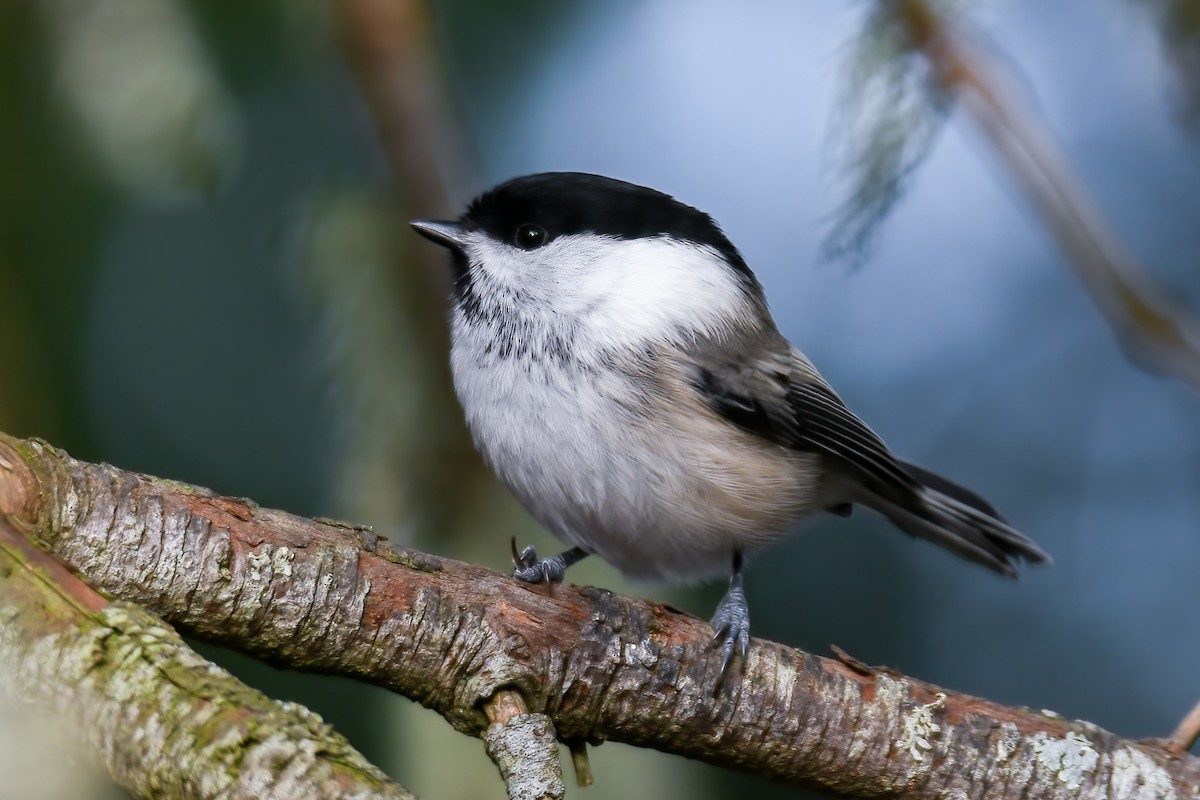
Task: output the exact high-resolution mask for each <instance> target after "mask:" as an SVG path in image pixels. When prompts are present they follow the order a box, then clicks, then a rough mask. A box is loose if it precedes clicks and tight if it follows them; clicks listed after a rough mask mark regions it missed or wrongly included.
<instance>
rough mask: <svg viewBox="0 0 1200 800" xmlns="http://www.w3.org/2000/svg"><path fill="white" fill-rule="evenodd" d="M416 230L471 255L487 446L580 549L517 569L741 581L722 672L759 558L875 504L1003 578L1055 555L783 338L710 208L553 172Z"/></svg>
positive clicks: (910, 529)
mask: <svg viewBox="0 0 1200 800" xmlns="http://www.w3.org/2000/svg"><path fill="white" fill-rule="evenodd" d="M411 224H412V226H413V228H415V229H416V231H417V232H418V233H420V234H421V235H422V236H424V237H426V238H427V239H430V240H431V241H433V242H436V243H437V244H439V245H442V246H444V247H446V248H448V249H449V250H450V252H451V254H452V256H453V267H454V297H453V309H452V312H451V328H452V345H451V356H450V358H451V366H452V370H453V375H454V387H455V390H456V392H457V394H458V399H459V402H460V403H461V404H462V407H463V411H464V412H465V414H466V421H467V426H468V427H469V428H470V431H471V435H472V438H473V439H474V442H475V445H476V447H477V448H478V449H479V452H480V453H481V454H482V455H483V458H484V460H485V461H486V462H487V463H488V465H489V466H490V467H491V468H492V469H493V470H494V471H495V473H496V475H497V476H499V478H500V479H501V480H502V481H503V482H504V483H505V484H507V485H508V487H509V488H510V489H511V490H512V492H513V493H514V494H515V495H516V496H517V498H518V499H519V500H520V501H521V503H522V504H523V505H524V506H525V508H526V509H528V511H529V513H530V514H532V515H533V517H534V518H535V519H537V520H538V521H539V522H540V523H541V524H542V525H544V526H545V527H546V528H548V529H549V530H550V532H551V533H553V534H554V535H555V536H556V537H558V538H559V539H561V540H562V541H564V542H566V543H568V544H570V545H572V546H571V548H570V549H569V550H567V551H566V552H564V553H561V554H559V555H556V556H553V557H550V558H539V557H538V555H537V553H536V551H535V550H534V548H532V547H527V548H525V549H524V550H523V551H522V552H520V553H517V552H516V548H515V544H514V548H513V549H514V553H513V555H514V564H515V570H514V572H513V575H514V576H515V577H516V578H518V579H520V580H522V581H527V582H530V583H539V582H542V581H547V582H559V581H561V580H562V579H563V574H564V572H565V570H566V569H567V567H569V566H571V565H572V564H574V563H576V562H578V561H579V560H580V559H582V558H584V557H585V556H588V555H592V554H595V555H598V556H600V557H601V558H603V559H604V560H606V561H608V562H609V563H611V564H613V565H614V566H616V567H617V568H618V569H620V570H621V571H622V572H623V573H625V574H626V575H628V576H630V577H633V578H645V579H658V580H668V581H690V580H695V579H699V578H703V577H706V576H710V575H714V574H720V573H726V574H730V575H731V578H730V583H729V590H728V591H727V592H726V594H725V595H724V597H723V598H722V600H721V601H720V603H719V604H718V606H717V609H716V612H715V614H714V616H713V618H712V626H713V628H714V631H715V635H714V637H713V643H714V646H717V647H720V648H721V651H722V674H724V672H725V670H727V669H728V667H729V665H730V663H731V660H732V659H733V657H734V656H735V655H737V656H739V657H740V658H742V659H744V658H745V656H746V655H747V653H748V650H749V645H750V612H749V608H748V606H747V603H746V596H745V593H744V588H743V587H744V579H743V567H744V561H743V556H744V554H745V553H746V552H748V551H751V550H754V549H756V548H759V547H761V546H763V545H766V544H768V543H770V542H773V541H775V540H777V539H779V538H781V537H783V536H784V535H786V534H788V533H789V532H792V531H794V530H795V529H796V527H797V524H798V523H800V522H801V521H803V520H805V519H807V518H809V517H811V516H812V515H814V514H816V513H817V512H820V511H827V512H830V513H832V514H836V515H839V516H849V515H850V513H851V511H852V509H853V507H854V506H855V505H863V506H866V507H867V508H870V509H873V510H875V511H877V512H879V513H881V514H883V515H884V516H885V517H887V518H888V519H890V520H891V521H892V522H893V523H894V524H895V525H896V526H897V527H899V528H900V529H901V530H903V531H905V532H906V533H908V534H911V535H912V536H915V537H918V538H921V539H927V540H929V541H931V542H934V543H936V544H939V545H941V546H942V547H945V548H946V549H948V550H950V551H951V552H954V553H956V554H958V555H959V556H962V557H963V558H966V559H968V560H970V561H974V562H976V563H979V564H982V565H984V566H986V567H989V568H991V569H993V570H995V571H997V572H999V573H1002V574H1004V575H1009V576H1015V575H1016V568H1017V565H1018V563H1019V562H1021V561H1026V562H1030V563H1039V562H1047V561H1049V558H1048V557H1047V555H1046V554H1045V553H1043V552H1042V550H1041V549H1039V548H1038V546H1037V545H1036V544H1034V543H1033V542H1032V541H1030V540H1029V539H1027V538H1026V537H1024V536H1022V535H1021V534H1020V533H1018V532H1017V531H1015V530H1013V529H1012V528H1010V527H1009V526H1008V525H1007V524H1006V523H1005V522H1004V520H1003V519H1002V518H1001V517H1000V515H999V514H998V513H997V512H996V510H995V509H994V508H993V507H992V506H991V505H990V504H989V503H988V502H987V501H985V500H984V499H983V498H981V497H980V496H979V495H977V494H975V493H974V492H972V491H970V490H968V489H964V488H963V487H961V486H959V485H957V484H955V483H952V482H951V481H949V480H947V479H945V478H942V477H939V476H938V475H935V474H934V473H932V472H928V471H926V470H924V469H922V468H920V467H918V466H915V465H913V464H909V463H906V462H904V461H901V460H899V459H897V458H896V457H895V456H893V455H892V454H891V452H889V450H888V448H887V446H886V445H885V444H884V443H883V441H882V440H881V439H880V438H879V437H878V436H877V435H876V434H875V433H874V432H873V431H872V430H871V429H870V428H868V427H867V426H866V425H865V424H864V423H863V422H862V421H861V420H859V418H858V417H856V416H855V415H854V414H853V413H852V412H851V411H850V410H849V409H847V408H846V406H845V405H844V404H843V403H842V401H841V399H840V398H839V397H838V395H837V393H835V392H834V390H833V389H832V388H831V387H830V386H829V384H828V383H826V382H825V380H824V379H823V378H822V377H821V375H820V374H819V373H818V372H817V370H816V368H815V367H813V365H812V363H811V362H810V361H809V360H808V359H807V358H806V357H805V356H804V354H803V353H801V352H800V351H799V350H797V349H796V348H795V347H794V346H793V345H792V344H791V343H790V342H788V341H787V339H785V338H784V337H783V336H782V335H781V334H780V333H779V330H778V328H777V327H776V325H775V322H774V320H773V319H772V318H771V314H770V312H769V311H768V310H767V303H766V299H765V297H764V295H763V289H762V286H761V285H760V284H759V282H758V279H757V278H756V277H755V275H754V273H753V272H752V271H751V270H750V267H749V266H748V265H747V264H746V261H745V260H744V259H743V258H742V256H741V254H740V253H739V252H738V250H737V248H736V247H734V246H733V244H732V243H731V242H730V241H729V239H728V238H726V236H725V234H724V233H722V231H721V229H720V228H719V227H718V226H717V224H716V223H715V222H714V221H713V220H712V218H711V217H709V216H708V215H707V214H704V213H703V212H701V211H698V210H697V209H695V208H692V207H690V206H687V205H684V204H683V203H681V202H679V201H677V200H675V199H674V198H672V197H670V196H669V195H666V194H663V193H662V192H658V191H655V190H653V189H649V188H645V187H642V186H637V185H635V184H631V183H626V182H624V181H619V180H615V179H612V178H606V177H603V176H600V175H591V174H586V173H576V172H548V173H542V174H537V175H528V176H525V177H521V178H515V179H513V180H510V181H508V182H506V183H503V184H500V185H499V186H497V187H495V188H494V189H492V190H491V191H488V192H486V193H484V194H483V195H481V196H480V197H478V198H477V199H476V200H474V201H473V202H472V203H471V204H470V206H469V207H468V208H467V211H466V213H465V214H463V215H462V217H460V218H459V219H458V220H457V221H435V220H415V221H413V222H412V223H411ZM727 571H728V572H727Z"/></svg>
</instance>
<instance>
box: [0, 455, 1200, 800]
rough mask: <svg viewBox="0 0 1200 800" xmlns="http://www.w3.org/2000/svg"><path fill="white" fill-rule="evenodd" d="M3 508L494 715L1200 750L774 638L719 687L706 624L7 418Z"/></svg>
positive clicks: (578, 723)
mask: <svg viewBox="0 0 1200 800" xmlns="http://www.w3.org/2000/svg"><path fill="white" fill-rule="evenodd" d="M0 514H7V515H9V516H10V517H11V518H12V519H14V520H16V521H17V522H18V524H19V525H20V526H21V527H23V528H24V529H25V530H26V531H27V532H28V534H29V535H30V536H32V537H33V538H35V539H36V540H37V541H39V542H41V543H42V544H44V545H45V546H46V547H48V548H50V549H51V550H52V551H53V552H54V553H55V554H57V555H58V556H59V557H60V558H62V559H64V560H65V561H66V562H67V563H68V564H70V565H71V567H72V568H74V569H75V570H77V571H78V572H79V573H81V574H82V575H83V576H84V578H85V579H86V580H88V581H89V582H90V583H91V584H92V585H94V586H96V587H99V588H101V589H103V590H105V591H107V592H110V593H112V594H113V595H115V596H118V597H121V598H123V599H125V600H128V601H131V602H134V603H138V604H140V605H143V606H145V607H147V608H150V609H152V610H154V611H155V612H157V613H159V614H161V615H163V616H164V617H165V618H167V619H168V620H170V621H171V622H172V623H174V624H176V625H178V626H180V627H181V628H183V629H185V630H187V631H189V632H191V633H194V634H196V635H198V636H201V637H204V638H207V639H210V640H213V641H217V642H221V643H223V644H226V645H228V646H231V647H235V648H237V649H239V650H243V651H246V652H250V653H254V654H256V655H259V656H261V657H263V658H265V659H268V660H270V661H272V662H274V663H276V664H280V665H284V666H289V667H292V668H296V669H303V670H313V671H319V672H332V673H338V674H342V675H348V676H352V677H356V678H359V679H361V680H366V681H369V682H372V683H376V684H380V685H383V686H386V687H389V688H391V689H393V690H395V691H397V692H399V693H401V694H404V695H405V696H407V697H410V698H412V699H414V700H417V701H418V702H420V703H422V704H423V705H425V706H427V707H429V708H432V709H434V710H436V711H438V712H439V713H441V714H442V715H443V716H444V717H445V718H446V719H447V720H448V721H449V722H450V724H451V725H453V726H454V727H455V728H457V729H458V730H460V731H463V732H464V733H467V734H470V735H473V736H480V737H484V736H486V733H487V729H488V727H489V724H490V721H489V719H488V714H487V713H486V711H485V708H486V707H487V706H489V704H494V703H495V702H496V700H495V698H496V696H497V693H501V692H507V691H515V692H516V693H518V694H519V695H520V697H521V699H522V700H523V702H524V705H525V708H526V709H527V710H528V711H529V713H531V714H545V715H546V716H547V717H549V719H550V721H551V722H552V723H553V728H554V730H555V731H556V732H557V736H558V737H559V738H560V739H561V740H563V741H566V742H569V743H576V744H577V743H578V742H580V741H589V742H593V743H598V742H602V741H604V740H606V739H613V740H616V741H623V742H627V743H630V744H634V745H639V746H643V747H654V748H657V749H659V750H663V751H666V752H671V753H677V754H680V755H683V756H687V757H689V758H696V759H700V760H703V761H707V762H710V763H713V764H720V765H724V766H729V767H733V768H737V769H741V770H745V771H749V772H755V773H758V774H761V775H766V776H770V777H773V778H776V779H778V780H782V781H790V782H795V783H801V784H816V785H820V786H823V787H826V788H828V789H830V790H833V791H835V792H839V793H842V794H846V795H852V796H861V797H894V798H966V797H971V798H1017V797H1023V798H1028V797H1038V798H1068V797H1070V798H1077V797H1088V798H1114V799H1116V798H1120V800H1138V799H1139V798H1185V797H1194V796H1196V795H1197V793H1198V788H1197V787H1200V760H1198V759H1196V758H1194V757H1192V756H1190V755H1182V756H1178V757H1172V756H1171V755H1170V754H1169V753H1168V752H1167V751H1166V749H1164V748H1163V747H1161V746H1160V745H1157V744H1152V743H1135V742H1130V741H1127V740H1123V739H1121V738H1119V737H1117V736H1115V735H1113V734H1111V733H1108V732H1106V731H1104V730H1101V729H1100V728H1097V727H1095V726H1093V725H1091V724H1089V723H1086V722H1072V721H1068V720H1066V719H1064V718H1062V717H1060V716H1057V715H1054V714H1052V713H1049V712H1037V711H1032V710H1029V709H1021V708H1010V707H1005V706H1001V705H999V704H996V703H992V702H989V701H987V700H982V699H979V698H975V697H970V696H967V695H962V694H958V693H955V692H951V691H947V690H944V689H940V688H939V687H936V686H932V685H930V684H927V683H924V682H922V681H919V680H916V679H914V678H909V677H906V676H903V675H900V674H898V673H895V672H892V671H890V670H886V669H876V668H870V667H866V666H864V665H861V664H858V663H857V662H855V661H854V660H853V659H850V658H848V657H845V658H843V659H842V660H840V661H837V660H831V659H826V658H820V657H817V656H813V655H809V654H806V653H803V652H800V651H797V650H793V649H791V648H787V647H784V646H782V645H778V644H774V643H771V642H765V641H761V640H755V641H754V643H753V645H752V647H751V650H750V654H749V657H748V658H747V659H746V661H745V663H744V665H743V666H742V670H741V672H740V674H739V675H737V676H735V677H734V678H733V679H726V681H725V682H724V683H723V684H721V685H720V686H718V676H719V672H720V656H719V653H717V652H715V651H713V650H712V649H711V648H710V646H709V640H710V639H711V637H712V629H711V628H710V627H709V626H708V624H707V623H705V622H702V621H700V620H697V619H694V618H692V617H689V616H686V615H684V614H681V613H679V612H677V611H675V610H673V609H670V608H668V607H665V606H661V605H656V604H653V603H647V602H643V601H637V600H632V599H629V598H624V597H619V596H617V595H614V594H613V593H611V592H607V591H604V590H602V589H594V588H587V587H576V586H566V585H564V586H555V587H545V586H540V587H532V586H527V585H525V584H521V583H519V582H516V581H514V580H512V579H511V578H509V577H506V576H504V575H501V574H499V573H496V572H494V571H491V570H487V569H483V568H481V567H476V566H472V565H469V564H463V563H460V562H456V561H451V560H449V559H443V558H437V557H434V556H430V555H427V554H424V553H420V552H417V551H414V550H409V549H404V548H398V547H394V546H392V545H391V544H389V543H388V542H387V541H386V540H384V539H382V538H380V537H378V536H375V535H374V534H372V533H371V532H369V531H367V530H363V529H360V528H355V527H353V526H350V525H345V524H340V523H332V522H327V521H314V520H307V519H302V518H299V517H296V516H293V515H290V514H286V513H283V512H280V511H272V510H267V509H262V508H259V507H258V506H256V505H255V504H254V503H252V502H250V501H247V500H242V499H235V498H228V497H219V496H217V495H215V494H213V493H212V492H210V491H207V490H205V489H200V488H197V487H194V486H189V485H186V484H181V483H177V482H173V481H167V480H162V479H158V478H151V477H147V476H143V475H137V474H133V473H129V472H124V471H122V470H119V469H116V468H114V467H111V466H107V465H95V464H88V463H85V462H80V461H76V460H74V459H72V458H70V457H69V456H68V455H67V454H65V453H63V452H62V451H59V450H56V449H55V448H53V447H51V446H49V445H47V444H46V443H44V442H40V441H36V440H18V439H13V438H11V437H3V436H2V435H0Z"/></svg>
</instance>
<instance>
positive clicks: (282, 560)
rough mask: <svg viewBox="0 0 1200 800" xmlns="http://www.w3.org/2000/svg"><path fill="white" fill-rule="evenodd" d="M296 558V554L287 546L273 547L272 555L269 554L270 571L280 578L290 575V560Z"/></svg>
mask: <svg viewBox="0 0 1200 800" xmlns="http://www.w3.org/2000/svg"><path fill="white" fill-rule="evenodd" d="M295 560H296V554H295V553H293V552H292V550H291V548H289V547H277V548H275V553H274V555H272V556H271V571H272V572H274V573H275V574H276V575H278V576H279V577H281V578H290V577H292V562H293V561H295Z"/></svg>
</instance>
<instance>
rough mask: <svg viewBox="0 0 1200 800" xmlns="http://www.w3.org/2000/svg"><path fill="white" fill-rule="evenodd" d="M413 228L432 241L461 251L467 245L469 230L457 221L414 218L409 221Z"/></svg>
mask: <svg viewBox="0 0 1200 800" xmlns="http://www.w3.org/2000/svg"><path fill="white" fill-rule="evenodd" d="M408 224H409V225H412V226H413V229H414V230H415V231H416V232H417V233H419V234H421V235H422V236H424V237H425V238H426V239H428V240H429V241H431V242H436V243H437V244H440V245H441V246H442V247H449V248H450V249H451V250H457V251H459V252H460V253H461V252H462V251H463V249H464V248H465V247H466V244H467V240H466V235H467V232H466V231H465V230H463V226H462V225H459V224H458V223H457V222H446V221H442V220H436V219H414V220H413V221H412V222H410V223H408Z"/></svg>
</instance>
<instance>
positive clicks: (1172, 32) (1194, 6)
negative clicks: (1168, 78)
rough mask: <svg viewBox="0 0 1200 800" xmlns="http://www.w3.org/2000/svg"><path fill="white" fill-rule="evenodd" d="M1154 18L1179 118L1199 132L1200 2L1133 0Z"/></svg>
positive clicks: (1188, 0) (1187, 0)
mask: <svg viewBox="0 0 1200 800" xmlns="http://www.w3.org/2000/svg"><path fill="white" fill-rule="evenodd" d="M1135 2H1136V3H1137V4H1138V5H1140V6H1142V7H1143V8H1145V9H1146V11H1147V12H1148V13H1150V14H1151V15H1152V17H1153V18H1154V22H1155V24H1156V25H1157V27H1158V31H1159V36H1160V37H1161V38H1162V43H1163V50H1164V52H1165V54H1166V56H1167V59H1168V60H1169V61H1170V63H1171V66H1172V68H1173V69H1174V72H1175V80H1176V90H1177V94H1178V104H1179V114H1180V118H1181V119H1183V120H1184V122H1185V123H1186V124H1187V125H1188V126H1189V127H1190V128H1191V129H1192V130H1193V132H1200V3H1197V2H1195V0H1135Z"/></svg>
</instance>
